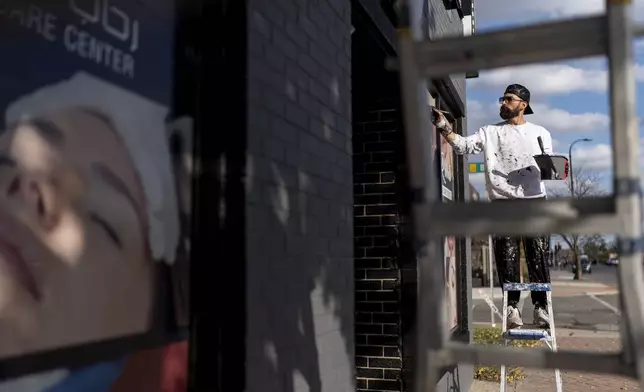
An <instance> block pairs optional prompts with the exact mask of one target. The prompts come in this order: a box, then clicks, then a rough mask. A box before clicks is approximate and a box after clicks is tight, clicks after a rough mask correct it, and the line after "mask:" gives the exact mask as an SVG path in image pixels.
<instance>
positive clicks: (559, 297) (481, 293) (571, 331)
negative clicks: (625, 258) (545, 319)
mask: <svg viewBox="0 0 644 392" xmlns="http://www.w3.org/2000/svg"><path fill="white" fill-rule="evenodd" d="M592 268H593V270H592V274H584V276H583V279H582V280H581V281H576V280H573V274H572V272H571V269H570V266H569V267H568V268H566V269H562V270H557V269H552V270H551V272H550V275H551V278H552V285H553V293H552V297H553V306H554V319H555V327H556V334H557V343H558V346H559V349H561V350H580V351H593V352H615V351H621V339H620V338H619V322H620V315H619V314H620V310H619V304H618V295H617V293H618V288H617V268H616V267H612V266H606V265H593V266H592ZM473 297H474V298H473V319H474V320H473V321H474V324H475V325H486V326H489V325H490V306H488V304H487V302H486V299H487V300H488V301H489V300H490V299H491V292H490V290H489V288H474V289H473ZM501 298H502V292H501V289H500V288H495V289H494V300H493V302H494V304H495V306H496V307H497V308H498V311H499V312H502V311H503V307H502V299H501ZM519 306H520V308H521V309H522V314H523V319H524V323H525V328H530V325H529V323H532V309H533V307H532V302H531V301H530V294H529V293H523V295H522V298H521V303H520V304H519ZM495 321H496V325H497V326H498V327H500V326H501V318H500V314H499V315H495ZM524 376H525V379H524V380H522V381H518V382H514V383H510V390H511V391H512V390H515V391H523V392H540V391H545V390H555V384H554V377H553V373H552V372H551V371H544V370H539V369H525V373H524ZM562 380H563V385H564V390H565V391H567V392H586V391H589V390H597V391H619V390H630V391H639V390H640V388H639V385H638V382H637V381H636V380H633V379H630V378H626V377H620V376H614V375H606V374H591V373H578V372H569V371H563V372H562ZM498 390H499V384H498V383H495V382H486V381H480V380H475V381H474V384H473V386H472V388H471V389H470V392H492V391H498Z"/></svg>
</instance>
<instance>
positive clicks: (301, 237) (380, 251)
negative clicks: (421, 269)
mask: <svg viewBox="0 0 644 392" xmlns="http://www.w3.org/2000/svg"><path fill="white" fill-rule="evenodd" d="M222 2H223V3H226V4H227V7H228V8H227V7H221V9H217V10H213V15H214V16H217V18H219V19H217V18H214V19H213V20H221V21H222V23H223V25H222V26H221V27H218V28H219V29H226V31H227V33H226V34H227V36H226V37H225V38H220V40H221V42H219V43H218V45H220V46H221V47H223V48H225V49H226V50H222V51H219V52H218V53H213V54H211V56H212V59H211V60H210V64H212V67H213V69H215V70H222V71H223V72H222V73H219V74H217V76H215V77H214V78H215V80H216V81H218V82H219V83H221V86H223V87H224V89H221V90H219V91H217V92H212V94H213V95H214V97H212V98H210V99H211V102H216V103H217V104H219V105H220V106H216V107H215V106H210V107H209V109H208V110H211V111H212V114H214V115H216V114H217V113H219V114H221V115H222V116H226V117H228V118H230V119H231V123H230V124H229V125H226V128H227V129H229V130H230V132H228V137H229V139H226V138H224V136H221V135H220V136H216V137H215V136H213V139H212V143H218V145H219V146H221V147H220V148H221V150H222V154H221V155H220V156H219V158H218V159H217V160H215V162H216V164H217V166H216V167H217V168H218V170H222V172H221V173H224V174H221V173H220V174H218V175H217V176H215V177H217V178H218V182H219V183H223V182H226V181H228V185H227V186H233V187H234V189H236V190H237V192H231V193H230V195H229V196H227V197H224V199H227V200H230V202H233V203H234V204H235V205H236V206H237V208H238V209H239V210H240V211H241V212H239V213H238V214H237V215H235V216H236V218H237V220H236V221H235V222H232V221H231V222H230V223H229V226H227V229H226V230H229V232H228V234H229V236H230V239H231V242H230V244H231V245H232V250H233V251H232V256H233V257H234V260H236V261H235V263H236V262H237V261H239V265H238V264H235V263H231V264H235V265H234V266H232V267H231V268H232V270H231V271H232V274H231V275H229V276H230V278H231V280H229V281H228V283H227V284H232V285H233V286H234V287H236V288H235V290H234V292H235V294H236V295H235V296H234V297H231V296H229V295H228V296H226V295H223V297H222V298H221V299H217V300H215V302H216V303H215V304H211V306H220V309H222V310H225V311H228V312H229V313H230V314H231V315H232V317H229V318H228V317H227V318H226V319H225V320H223V319H222V320H219V319H217V317H216V316H214V315H213V316H208V317H210V318H209V319H208V320H209V322H208V323H206V324H203V325H209V326H211V330H212V328H214V329H215V330H217V331H219V332H220V333H219V335H218V336H219V338H218V343H217V344H219V354H218V358H219V359H218V360H219V361H221V364H222V365H221V367H220V368H219V369H221V370H219V371H218V374H217V375H216V377H213V375H214V374H213V370H212V369H213V368H212V367H211V368H210V369H211V370H210V373H209V374H208V373H207V370H206V369H205V368H201V373H200V375H199V376H195V380H198V379H201V380H204V379H206V378H207V377H208V376H210V378H211V379H217V380H219V381H218V384H217V385H219V386H230V389H226V390H242V389H244V390H246V391H250V392H253V391H262V392H272V391H275V392H278V391H289V392H291V391H293V392H295V391H298V392H299V391H316V392H320V391H329V392H338V391H355V390H358V391H363V390H364V391H408V390H411V388H412V386H413V384H412V380H413V372H414V369H413V365H414V362H415V353H414V351H415V350H414V347H415V342H416V337H417V331H416V330H415V327H414V326H415V322H416V319H417V317H416V316H417V315H416V292H417V290H418V286H419V284H422V282H418V279H417V271H418V269H417V262H416V258H415V255H414V253H413V251H412V247H411V244H410V237H409V234H408V233H409V221H410V219H409V218H410V217H409V211H408V206H407V204H408V203H407V201H408V199H407V197H406V191H407V187H406V181H405V166H406V154H405V150H404V132H403V130H404V129H403V124H402V119H401V110H400V105H401V102H400V96H399V90H400V87H399V82H398V75H397V74H396V73H393V72H390V71H387V70H385V68H384V60H385V59H386V58H387V57H395V56H396V54H397V50H396V43H395V28H396V16H395V13H394V7H393V2H391V1H373V0H352V1H348V0H315V1H298V0H273V1H267V0H246V1H243V2H241V1H238V0H237V1H232V0H231V1H223V0H222ZM242 3H243V4H242ZM232 10H235V11H234V12H233V11H232ZM423 10H424V11H423V13H422V15H418V17H419V18H422V23H423V25H425V26H426V27H427V33H428V36H429V38H431V39H439V38H442V37H449V36H459V35H463V34H470V33H472V26H473V21H472V14H473V12H472V5H471V2H467V1H457V0H454V1H447V0H445V1H443V0H428V1H426V2H425V3H424V7H423ZM231 12H233V14H234V16H235V17H234V18H231V17H230V15H231V14H230V13H231ZM227 13H228V14H227ZM226 15H227V16H228V17H226ZM224 20H225V21H224ZM464 26H465V27H464ZM233 55H234V56H236V58H238V59H239V60H238V62H237V64H236V66H233V65H229V66H227V67H224V66H223V65H222V64H225V63H226V61H230V59H231V56H233ZM206 68H207V67H206ZM204 72H206V71H204ZM239 83H242V84H243V85H244V86H246V87H245V88H244V89H243V90H242V91H239V89H238V87H235V86H239ZM211 85H213V86H214V85H215V84H214V82H213V84H211ZM203 94H207V93H205V92H204V93H203ZM202 99H203V101H204V102H208V100H209V99H208V98H202ZM241 103H244V106H243V109H239V108H238V105H239V104H241ZM427 104H428V106H429V105H435V106H438V107H440V108H443V109H445V110H449V111H450V112H451V113H453V114H454V117H455V119H456V120H455V123H454V127H455V129H456V130H457V131H458V132H460V133H463V132H466V128H467V127H466V121H467V119H466V117H465V114H466V106H465V75H461V76H452V77H448V78H444V79H440V80H432V81H431V83H428V100H427ZM209 124H211V126H212V127H213V129H214V128H216V127H219V126H220V125H216V124H215V123H209ZM244 131H245V132H244ZM202 132H203V131H202ZM434 141H435V143H434V145H433V146H428V148H431V149H433V151H434V152H435V159H437V161H438V162H440V165H439V166H440V171H439V173H437V174H438V175H440V177H441V179H442V192H441V195H442V197H443V200H444V201H445V202H446V203H456V202H464V201H466V200H468V199H469V197H470V192H469V184H468V182H467V175H466V164H467V162H466V159H464V158H463V157H459V156H455V155H454V154H453V152H452V151H451V148H450V147H449V145H447V144H445V143H442V142H441V139H440V137H438V135H436V137H435V139H434ZM227 151H228V152H227ZM238 176H241V178H242V179H243V181H238ZM222 186H224V185H222ZM220 192H221V190H220ZM230 198H233V199H234V200H231V199H230ZM240 235H241V236H243V241H242V240H234V241H233V238H238V237H237V236H240ZM228 251H230V249H228V250H227V252H228ZM223 252H224V251H223V250H222V256H223ZM470 253H471V241H469V240H467V239H464V238H446V239H445V247H444V255H443V256H442V258H441V260H437V262H443V263H444V264H445V270H446V282H447V293H446V297H447V298H448V314H449V320H450V323H451V325H450V326H451V328H452V338H453V339H455V340H459V341H463V342H470V340H471V329H472V328H471V312H470V308H471V306H470V305H469V298H471V295H470V294H471V279H470V277H471V276H472V271H471V264H470V262H469V260H470ZM220 294H223V293H220ZM204 306H205V305H204ZM239 306H243V309H244V310H245V312H244V314H242V312H240V311H239ZM204 314H208V312H207V311H205V310H204ZM202 317H207V316H202ZM231 323H232V324H231ZM203 328H204V329H205V328H206V327H205V326H204V327H203ZM204 333H205V332H204ZM241 336H243V342H244V343H245V350H244V352H243V355H242V354H240V352H239V351H240V350H239V348H240V345H239V340H238V339H239V338H240V337H241ZM202 339H203V341H207V340H208V338H202ZM195 342H196V343H195V345H196V346H197V348H198V346H199V340H198V339H197V340H195ZM208 343H213V342H208ZM197 351H198V350H197ZM203 355H206V354H203ZM196 358H197V359H196V361H197V369H198V370H199V369H200V367H199V364H198V361H199V356H197V357H196ZM471 380H472V367H471V366H462V365H459V366H456V367H454V368H451V369H445V374H444V377H443V378H442V380H441V388H443V387H444V388H445V389H447V388H450V389H451V390H456V391H459V390H460V391H467V390H468V389H469V385H470V383H471ZM204 382H206V383H208V382H209V380H206V381H204ZM210 382H214V381H210ZM240 384H243V385H245V388H239V386H240Z"/></svg>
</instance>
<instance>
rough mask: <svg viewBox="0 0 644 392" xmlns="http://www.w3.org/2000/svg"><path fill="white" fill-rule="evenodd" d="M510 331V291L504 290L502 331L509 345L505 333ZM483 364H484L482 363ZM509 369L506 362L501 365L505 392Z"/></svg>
mask: <svg viewBox="0 0 644 392" xmlns="http://www.w3.org/2000/svg"><path fill="white" fill-rule="evenodd" d="M507 331H508V291H507V290H505V289H504V290H503V320H502V321H501V333H502V334H503V345H504V346H507V345H508V339H507V338H506V337H505V333H506V332H507ZM477 365H478V364H477ZM481 365H483V364H481ZM506 373H507V371H506V366H505V364H502V365H501V392H505V390H506V388H507V385H508V382H507V378H508V377H507V374H506Z"/></svg>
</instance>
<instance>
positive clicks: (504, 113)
mask: <svg viewBox="0 0 644 392" xmlns="http://www.w3.org/2000/svg"><path fill="white" fill-rule="evenodd" d="M519 113H521V107H517V108H516V109H514V110H512V109H510V108H509V107H507V106H501V110H499V116H501V118H502V119H504V120H509V119H511V118H515V117H517V116H518V115H519Z"/></svg>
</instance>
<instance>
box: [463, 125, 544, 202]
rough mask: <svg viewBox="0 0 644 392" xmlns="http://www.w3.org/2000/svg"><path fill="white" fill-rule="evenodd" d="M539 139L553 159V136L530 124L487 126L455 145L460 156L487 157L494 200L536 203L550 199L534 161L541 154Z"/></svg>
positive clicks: (490, 190)
mask: <svg viewBox="0 0 644 392" xmlns="http://www.w3.org/2000/svg"><path fill="white" fill-rule="evenodd" d="M539 136H541V139H542V141H543V148H544V150H545V153H546V154H548V155H552V137H551V136H550V132H548V131H547V130H546V129H545V128H544V127H541V126H539V125H536V124H533V123H530V122H526V123H525V124H522V125H512V124H508V123H506V122H501V123H498V124H494V125H487V126H484V127H482V128H481V129H479V130H478V131H477V132H476V133H475V134H474V135H471V136H468V137H463V136H460V135H456V138H455V139H454V141H453V142H452V143H451V144H452V147H454V152H455V153H457V154H460V155H463V154H479V153H481V152H482V153H483V155H484V158H485V178H486V181H485V182H486V188H487V192H488V195H489V197H490V199H491V200H498V199H532V198H538V197H545V196H546V187H545V185H544V183H543V181H541V172H540V170H539V166H538V165H537V162H536V161H535V159H534V156H535V155H540V154H541V148H540V147H539V142H538V137H539Z"/></svg>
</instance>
